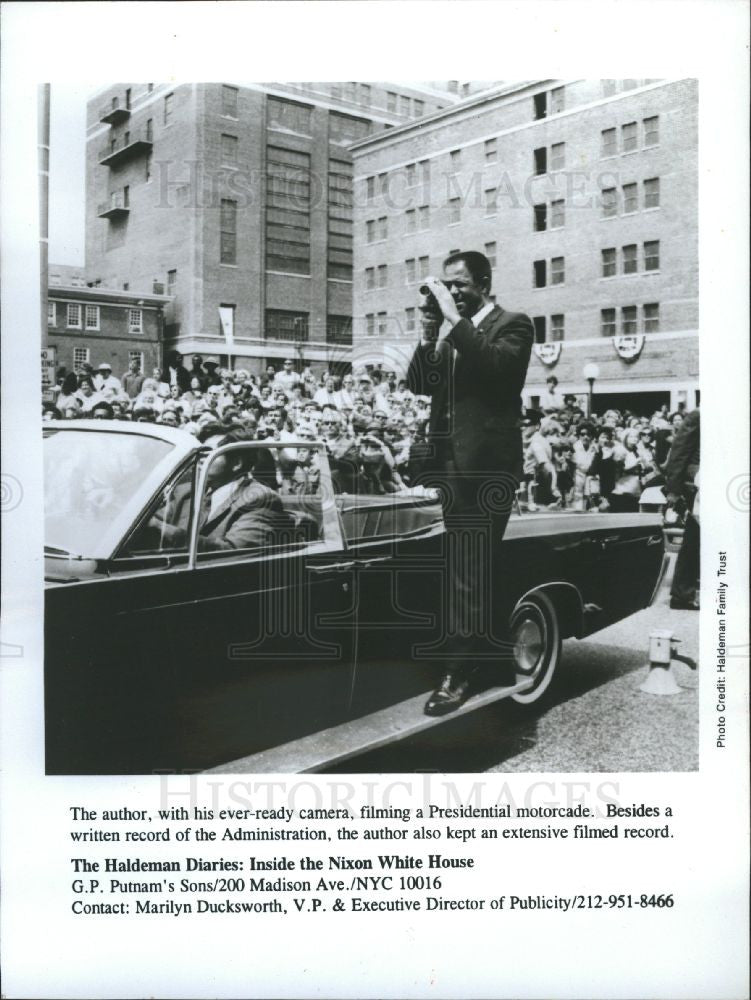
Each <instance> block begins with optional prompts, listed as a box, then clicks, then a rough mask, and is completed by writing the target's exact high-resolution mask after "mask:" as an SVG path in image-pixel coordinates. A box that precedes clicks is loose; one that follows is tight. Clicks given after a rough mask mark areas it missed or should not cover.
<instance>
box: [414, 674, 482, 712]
mask: <svg viewBox="0 0 751 1000" xmlns="http://www.w3.org/2000/svg"><path fill="white" fill-rule="evenodd" d="M471 679H472V676H471V674H452V673H448V674H446V676H445V677H444V678H443V680H442V681H441V683H440V684H439V685H438V687H437V688H436V689H435V691H434V692H433V693H432V694H431V696H430V697H429V698H428V700H427V701H426V702H425V709H424V712H425V714H426V715H448V713H449V712H455V711H456V710H457V708H459V707H460V706H461V705H463V704H464V702H465V701H466V700H467V695H468V694H469V686H470V681H471Z"/></svg>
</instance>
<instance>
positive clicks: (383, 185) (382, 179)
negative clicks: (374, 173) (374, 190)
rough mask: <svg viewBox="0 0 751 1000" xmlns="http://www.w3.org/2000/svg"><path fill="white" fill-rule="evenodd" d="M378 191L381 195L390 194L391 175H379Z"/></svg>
mask: <svg viewBox="0 0 751 1000" xmlns="http://www.w3.org/2000/svg"><path fill="white" fill-rule="evenodd" d="M378 190H379V191H380V192H381V194H388V193H389V175H388V173H382V174H379V175H378Z"/></svg>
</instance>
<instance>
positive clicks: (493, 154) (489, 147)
mask: <svg viewBox="0 0 751 1000" xmlns="http://www.w3.org/2000/svg"><path fill="white" fill-rule="evenodd" d="M497 160H498V140H497V139H486V140H485V162H486V163H495V162H496V161H497Z"/></svg>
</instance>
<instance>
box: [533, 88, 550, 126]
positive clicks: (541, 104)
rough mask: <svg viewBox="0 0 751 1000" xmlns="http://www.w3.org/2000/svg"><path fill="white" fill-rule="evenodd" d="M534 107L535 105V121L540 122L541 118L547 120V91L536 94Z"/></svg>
mask: <svg viewBox="0 0 751 1000" xmlns="http://www.w3.org/2000/svg"><path fill="white" fill-rule="evenodd" d="M534 105H535V110H534V116H535V121H538V120H539V119H540V118H547V116H548V95H547V93H546V92H545V91H543V92H542V93H541V94H535V96H534Z"/></svg>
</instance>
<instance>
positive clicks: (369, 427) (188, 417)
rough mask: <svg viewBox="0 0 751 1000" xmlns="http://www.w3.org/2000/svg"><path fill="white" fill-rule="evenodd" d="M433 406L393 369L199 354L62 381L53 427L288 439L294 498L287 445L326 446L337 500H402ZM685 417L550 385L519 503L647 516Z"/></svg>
mask: <svg viewBox="0 0 751 1000" xmlns="http://www.w3.org/2000/svg"><path fill="white" fill-rule="evenodd" d="M429 415H430V399H429V397H427V396H416V395H414V394H413V393H412V392H410V391H409V389H408V387H407V382H406V381H405V380H400V379H398V378H397V375H396V373H395V372H394V371H391V370H388V369H386V370H382V369H378V368H369V369H367V370H365V369H360V370H357V369H355V370H354V371H353V372H352V373H350V374H344V375H336V374H334V373H332V372H329V371H324V372H323V373H321V374H320V375H315V374H313V373H312V372H311V370H310V368H307V367H306V368H304V369H303V370H302V371H299V372H298V371H296V370H295V365H294V363H293V361H292V360H287V361H285V362H284V365H283V367H282V368H281V370H279V371H277V370H276V368H275V367H274V366H273V365H269V366H268V367H267V368H266V370H265V372H264V373H263V374H262V375H255V374H251V373H250V372H248V371H247V370H245V369H243V368H238V369H236V370H234V371H230V370H229V369H226V368H222V367H221V366H220V364H219V361H218V360H217V359H216V358H207V359H206V360H203V358H202V357H201V356H200V355H194V356H193V358H192V359H191V366H190V367H186V366H185V365H183V362H182V358H181V356H180V355H179V354H177V353H176V352H173V353H172V354H171V355H170V356H169V357H168V359H167V365H166V366H165V368H164V369H155V370H154V371H153V372H152V375H151V377H147V376H145V375H144V374H143V373H142V372H140V371H139V368H138V363H137V362H136V361H133V362H132V363H131V365H130V368H129V370H128V371H127V372H125V373H124V374H123V375H122V377H121V378H117V377H116V376H114V375H113V374H112V371H111V368H110V367H109V366H108V365H106V364H102V365H100V366H99V369H98V370H97V371H94V369H93V368H91V366H89V365H84V366H83V367H82V368H81V370H80V371H78V372H76V373H68V374H65V373H60V374H59V377H58V384H57V386H56V396H55V400H54V402H47V403H45V404H44V417H45V418H46V419H65V420H74V419H78V418H87V419H92V418H93V419H101V420H131V421H146V422H149V423H156V424H162V425H165V426H170V427H176V428H182V429H184V430H185V431H187V432H189V433H191V434H194V435H196V436H197V437H198V438H199V439H201V440H204V439H205V432H206V431H207V429H210V430H212V432H214V433H216V428H217V426H219V427H221V428H226V429H227V430H228V431H229V430H230V429H233V428H235V429H236V428H242V429H243V430H244V431H245V432H246V433H249V434H250V436H252V437H253V438H254V439H257V440H269V442H271V441H274V442H279V445H280V447H278V448H276V449H274V454H275V455H277V456H278V460H277V469H276V479H277V485H278V486H279V488H280V489H281V490H282V491H285V492H301V493H310V492H315V491H316V489H317V479H318V470H317V461H316V456H315V452H314V451H311V452H310V453H309V454H307V455H306V454H305V453H303V452H302V451H301V449H299V448H286V449H285V448H284V443H285V442H290V441H295V440H297V441H308V440H309V441H315V440H323V441H324V443H325V446H326V451H327V454H328V459H329V465H330V467H331V471H332V477H333V479H334V485H335V488H336V489H337V491H338V492H344V493H354V492H364V493H376V494H385V493H394V492H400V491H402V490H404V489H406V488H409V487H411V486H413V485H415V484H416V483H417V482H418V481H419V474H420V470H421V468H422V465H423V463H424V460H425V454H426V444H425V433H426V427H427V422H428V418H429ZM682 420H683V414H682V413H681V412H675V413H672V414H670V413H668V408H667V407H662V408H661V409H660V410H659V411H657V412H655V413H653V414H652V416H651V417H641V416H637V415H635V414H633V413H631V412H630V411H629V410H625V409H624V410H620V411H619V410H615V409H610V410H607V411H606V412H605V413H603V414H601V415H594V414H593V415H591V416H587V415H586V414H585V412H584V411H583V409H582V408H581V407H580V406H579V405H578V403H577V398H576V397H575V396H573V395H561V394H559V393H558V392H557V385H550V386H549V389H548V392H547V393H545V394H544V395H543V396H542V397H541V399H540V404H539V409H534V410H533V409H527V410H526V411H524V414H523V419H522V434H523V440H524V470H523V477H522V482H521V486H520V490H519V499H520V504H521V505H522V506H523V507H526V508H527V509H529V510H535V509H537V508H541V507H547V508H567V507H573V508H575V509H595V510H617V511H631V510H634V511H635V510H638V503H639V496H640V495H641V492H642V490H643V489H644V488H645V487H647V486H650V485H659V484H661V483H662V482H664V477H663V470H664V466H665V463H666V460H667V456H668V452H669V450H670V445H671V443H672V437H673V434H674V433H675V431H676V430H677V429H678V427H679V426H680V424H681V422H682Z"/></svg>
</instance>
